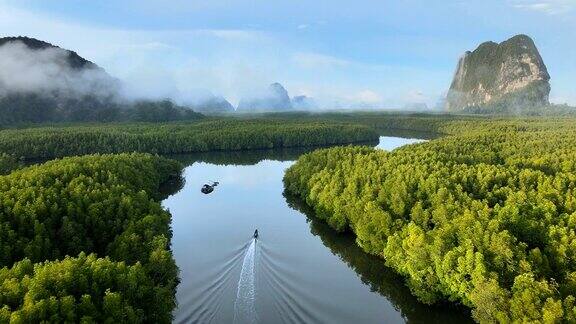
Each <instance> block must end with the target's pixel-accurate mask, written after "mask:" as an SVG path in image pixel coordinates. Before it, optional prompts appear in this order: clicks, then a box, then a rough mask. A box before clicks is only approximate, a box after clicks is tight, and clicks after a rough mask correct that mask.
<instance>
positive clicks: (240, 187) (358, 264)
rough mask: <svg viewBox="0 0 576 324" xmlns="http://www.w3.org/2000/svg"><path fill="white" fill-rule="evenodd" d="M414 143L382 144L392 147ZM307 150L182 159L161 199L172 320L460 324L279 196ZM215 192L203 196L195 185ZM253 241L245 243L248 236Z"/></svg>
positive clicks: (460, 315)
mask: <svg viewBox="0 0 576 324" xmlns="http://www.w3.org/2000/svg"><path fill="white" fill-rule="evenodd" d="M417 141H419V140H414V139H405V138H395V137H382V138H381V140H380V143H379V144H378V147H380V148H383V149H388V150H391V149H394V148H396V147H399V146H402V145H405V144H409V143H414V142H417ZM305 151H306V150H302V149H300V150H281V151H255V152H240V153H238V152H236V153H212V154H201V155H191V156H181V157H180V159H182V160H183V161H184V162H186V163H187V164H188V165H189V166H188V167H187V168H186V169H185V172H184V177H185V180H186V182H185V185H184V186H183V188H182V189H181V190H180V191H179V192H178V193H176V194H175V195H173V196H171V197H169V198H167V199H166V200H165V201H164V203H163V204H164V206H165V207H166V208H168V209H169V210H170V211H171V213H172V215H173V223H172V228H173V232H174V237H173V239H172V246H173V251H174V257H175V259H176V263H177V264H178V267H179V268H180V271H181V272H180V278H181V283H180V285H179V287H178V292H177V299H178V308H177V309H176V310H175V312H174V318H175V322H177V323H210V322H212V323H355V324H359V323H400V322H427V323H431V322H436V323H449V322H453V323H463V322H467V321H469V317H468V316H467V315H466V314H465V311H463V310H461V309H457V308H450V307H448V306H443V307H429V306H425V305H423V304H420V303H418V302H417V301H416V300H415V299H414V298H413V297H412V296H411V295H410V293H409V291H408V289H407V288H405V286H404V284H403V281H402V278H399V277H398V276H396V275H395V274H394V273H393V272H392V271H391V270H389V269H388V268H386V267H385V266H384V264H383V262H382V261H381V260H379V259H377V258H375V257H373V256H370V255H367V254H365V253H364V252H362V251H361V250H360V249H359V248H358V247H357V246H356V245H355V244H354V238H353V237H352V236H351V235H350V234H337V233H335V232H334V231H332V230H331V229H330V228H329V227H327V226H326V225H325V224H324V223H323V222H321V221H318V220H316V219H314V216H313V215H312V214H311V213H310V212H309V211H308V210H307V208H306V207H305V206H302V204H301V203H300V202H299V201H298V200H296V199H293V198H291V197H285V196H284V195H283V185H282V177H283V175H284V171H285V170H286V168H288V167H289V166H290V165H292V164H293V163H294V162H293V161H294V160H295V159H296V158H297V157H298V155H300V154H302V153H304V152H305ZM209 181H219V182H220V185H219V186H218V187H216V190H215V191H214V192H213V193H212V194H209V195H204V194H202V193H201V192H200V187H201V186H202V185H203V184H204V183H206V182H209ZM256 228H257V229H258V230H259V233H260V236H259V239H258V240H257V241H255V240H253V239H252V234H253V232H254V230H255V229H256Z"/></svg>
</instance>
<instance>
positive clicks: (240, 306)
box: [234, 239, 257, 324]
mask: <svg viewBox="0 0 576 324" xmlns="http://www.w3.org/2000/svg"><path fill="white" fill-rule="evenodd" d="M255 262H256V239H253V240H252V243H250V246H249V247H248V250H246V254H245V255H244V261H243V262H242V270H241V272H240V280H239V281H238V292H237V294H236V302H235V303H234V323H238V324H245V323H256V322H257V315H256V303H255V302H256V265H255Z"/></svg>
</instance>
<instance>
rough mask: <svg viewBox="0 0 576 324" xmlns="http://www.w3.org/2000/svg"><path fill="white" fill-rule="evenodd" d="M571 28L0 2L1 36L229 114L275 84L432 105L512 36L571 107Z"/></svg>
mask: <svg viewBox="0 0 576 324" xmlns="http://www.w3.org/2000/svg"><path fill="white" fill-rule="evenodd" d="M574 29H576V0H537V1H531V0H503V1H496V0H489V1H484V2H483V3H478V2H475V1H415V0H409V1H403V2H402V3H398V2H392V1H368V0H361V1H354V2H351V1H341V0H336V1H328V0H322V1H315V2H309V1H304V0H297V1H282V2H278V1H276V2H270V1H268V2H266V1H260V0H250V1H244V0H242V1H223V0H211V1H208V0H202V1H184V0H176V1H172V2H171V5H170V6H169V8H167V6H165V5H163V2H162V1H159V0H140V1H136V0H128V1H122V2H116V1H111V0H104V1H92V2H88V1H75V0H61V1H58V2H48V1H40V0H20V1H16V0H0V30H2V32H1V34H0V36H18V35H22V36H29V37H35V38H38V39H41V40H44V41H47V42H50V43H53V44H55V45H58V46H61V47H63V48H66V49H70V50H73V51H76V52H78V53H79V54H80V55H81V56H83V57H85V58H87V59H89V60H91V61H93V62H95V63H96V64H98V65H100V66H102V67H103V68H105V69H106V70H107V71H108V72H109V73H110V74H111V75H113V76H115V77H117V78H119V79H120V80H122V81H123V82H124V83H125V84H126V85H127V86H128V91H129V92H130V93H131V95H133V96H135V97H149V98H153V99H156V98H163V97H169V98H172V99H174V100H176V101H179V102H186V101H190V100H194V99H195V98H197V97H198V96H203V95H204V94H205V93H206V92H207V91H209V92H212V93H213V94H215V95H221V96H224V97H225V98H227V99H228V100H229V101H230V102H232V103H233V104H234V105H236V104H237V103H238V101H239V100H240V99H241V98H242V97H243V96H244V95H246V94H248V93H253V92H255V91H258V90H259V89H262V88H264V87H266V86H267V85H268V84H270V83H272V82H280V83H281V84H282V85H283V86H284V87H285V88H286V89H287V90H288V91H289V92H290V95H291V96H297V95H307V96H310V97H313V98H314V99H315V101H316V102H317V103H318V104H319V105H320V106H321V107H326V108H350V107H364V108H365V107H378V108H402V107H404V106H406V105H410V104H416V103H426V104H427V105H428V107H430V108H432V107H434V106H435V105H436V103H437V102H438V101H439V100H440V99H441V98H442V97H444V96H445V94H446V91H447V90H448V87H449V85H450V81H451V78H452V76H453V73H454V70H455V68H456V63H457V61H458V58H459V57H460V56H461V55H462V54H463V53H464V52H465V51H466V50H473V49H474V48H475V47H476V46H477V45H479V44H480V43H482V42H484V41H488V40H493V41H497V42H500V41H503V40H505V39H507V38H509V37H510V36H513V35H515V34H528V35H530V36H531V37H532V38H533V39H534V41H535V42H536V44H537V46H538V48H539V50H540V52H541V54H542V56H543V58H544V61H545V63H546V65H547V67H548V70H549V72H550V74H551V76H552V80H551V85H552V93H551V98H550V99H551V102H553V103H559V104H562V103H568V104H571V105H576V91H574V90H575V86H574V84H575V83H574V81H573V78H574V76H576V60H575V59H574V58H575V57H576V43H575V42H574V41H573V35H572V34H571V33H570V32H567V31H569V30H574Z"/></svg>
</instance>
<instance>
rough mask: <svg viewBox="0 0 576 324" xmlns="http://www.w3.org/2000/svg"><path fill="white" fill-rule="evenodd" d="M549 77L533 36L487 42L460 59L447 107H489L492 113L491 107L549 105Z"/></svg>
mask: <svg viewBox="0 0 576 324" xmlns="http://www.w3.org/2000/svg"><path fill="white" fill-rule="evenodd" d="M549 80H550V75H549V74H548V70H547V69H546V65H545V64H544V61H543V60H542V57H541V56H540V53H539V52H538V49H537V48H536V45H535V44H534V42H533V41H532V39H531V38H530V37H528V36H526V35H517V36H514V37H512V38H510V39H509V40H507V41H504V42H502V43H500V44H497V43H494V42H486V43H483V44H481V45H480V46H479V47H478V48H477V49H476V50H474V51H473V52H466V53H465V54H464V56H463V57H462V58H461V59H460V61H459V62H458V67H457V69H456V74H455V75H454V80H453V81H452V85H451V86H450V90H449V92H448V98H447V103H446V108H447V110H449V111H453V112H458V111H469V110H471V111H473V110H474V109H475V108H477V107H488V108H486V109H488V111H487V112H490V111H489V110H490V109H491V108H490V107H491V106H498V107H500V108H499V109H502V107H505V108H504V109H508V110H510V109H514V110H518V109H522V107H527V106H544V105H548V96H549V93H550V83H549ZM494 109H496V108H494Z"/></svg>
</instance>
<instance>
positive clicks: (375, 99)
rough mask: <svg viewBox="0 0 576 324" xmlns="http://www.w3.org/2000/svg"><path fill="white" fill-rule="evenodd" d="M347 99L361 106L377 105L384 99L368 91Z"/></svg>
mask: <svg viewBox="0 0 576 324" xmlns="http://www.w3.org/2000/svg"><path fill="white" fill-rule="evenodd" d="M349 99H350V100H351V101H354V102H358V103H362V104H379V103H382V102H383V101H384V98H383V97H382V96H381V95H380V94H379V93H377V92H375V91H373V90H369V89H366V90H361V91H360V92H357V93H356V94H354V95H353V96H351V97H349Z"/></svg>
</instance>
